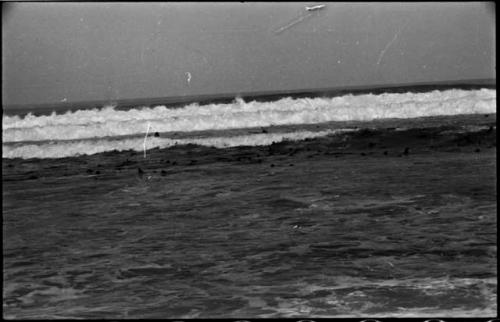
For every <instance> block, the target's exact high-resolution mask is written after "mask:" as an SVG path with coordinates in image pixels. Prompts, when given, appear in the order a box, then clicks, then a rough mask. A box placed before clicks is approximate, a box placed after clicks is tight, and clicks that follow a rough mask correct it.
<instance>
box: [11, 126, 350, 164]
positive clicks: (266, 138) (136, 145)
mask: <svg viewBox="0 0 500 322" xmlns="http://www.w3.org/2000/svg"><path fill="white" fill-rule="evenodd" d="M349 131H354V130H351V129H345V130H327V131H318V132H310V131H298V132H291V133H272V134H252V135H238V136H232V137H207V138H189V139H170V138H157V137H151V138H149V139H148V141H147V149H152V148H157V147H158V148H168V147H171V146H174V145H186V144H197V145H203V146H213V147H216V148H228V147H234V146H256V145H269V144H272V143H273V142H281V141H284V140H289V141H296V140H303V139H307V138H315V137H321V136H326V135H330V134H338V133H343V132H349ZM142 143H143V139H142V138H127V139H118V138H115V139H90V140H76V141H56V142H50V143H41V144H33V143H30V144H20V143H14V144H7V145H4V146H3V157H4V158H23V159H27V158H64V157H71V156H77V155H81V154H95V153H100V152H105V151H113V150H116V151H124V150H134V151H142V148H143V146H142Z"/></svg>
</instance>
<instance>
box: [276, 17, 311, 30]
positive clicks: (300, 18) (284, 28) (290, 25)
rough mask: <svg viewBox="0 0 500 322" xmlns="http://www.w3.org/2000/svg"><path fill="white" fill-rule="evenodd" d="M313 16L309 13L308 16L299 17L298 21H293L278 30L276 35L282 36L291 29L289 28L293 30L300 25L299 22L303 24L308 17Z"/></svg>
mask: <svg viewBox="0 0 500 322" xmlns="http://www.w3.org/2000/svg"><path fill="white" fill-rule="evenodd" d="M311 15H312V13H311V12H309V13H308V14H306V15H304V16H301V17H298V18H297V19H295V20H293V21H292V22H290V23H289V24H288V25H285V26H283V27H281V28H279V29H278V30H276V31H275V32H274V33H275V34H280V33H282V32H283V31H285V30H287V29H289V28H292V27H293V26H295V25H296V24H298V23H299V22H301V21H302V20H304V19H306V18H307V17H310V16H311Z"/></svg>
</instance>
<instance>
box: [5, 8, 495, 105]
mask: <svg viewBox="0 0 500 322" xmlns="http://www.w3.org/2000/svg"><path fill="white" fill-rule="evenodd" d="M314 4H318V3H311V2H309V3H298V2H293V3H282V2H280V3H263V2H260V3H116V2H115V3H11V4H9V5H8V6H5V4H4V8H3V9H4V10H3V12H2V27H3V28H2V41H3V51H2V63H3V72H2V73H3V80H2V92H3V104H4V105H9V104H31V103H50V102H60V101H61V100H64V99H66V100H67V101H68V102H70V101H83V100H100V99H105V100H109V99H125V98H146V97H163V96H179V95H197V94H217V93H232V92H249V91H262V90H265V91H269V90H291V89H306V88H311V89H313V88H324V87H338V86H355V85H371V84H386V83H406V82H432V81H442V80H458V79H470V78H494V77H495V15H494V7H493V5H492V4H486V3H477V2H476V3H472V2H469V3H468V2H464V3H325V4H326V7H325V8H324V9H322V10H319V11H317V12H308V11H306V10H305V6H306V5H314ZM187 73H190V74H191V77H190V81H189V82H188V78H189V76H188V74H187Z"/></svg>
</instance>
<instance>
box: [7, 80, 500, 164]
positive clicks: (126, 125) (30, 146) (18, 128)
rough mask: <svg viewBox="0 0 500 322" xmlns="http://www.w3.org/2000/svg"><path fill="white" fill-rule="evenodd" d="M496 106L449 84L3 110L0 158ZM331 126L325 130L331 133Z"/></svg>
mask: <svg viewBox="0 0 500 322" xmlns="http://www.w3.org/2000/svg"><path fill="white" fill-rule="evenodd" d="M495 112H496V90H492V89H480V90H460V89H451V90H444V91H438V90H435V91H432V92H427V93H403V94H401V93H384V94H380V95H374V94H364V95H344V96H339V97H333V98H321V97H317V98H298V99H292V98H289V97H288V98H283V99H280V100H278V101H273V102H257V101H251V102H245V101H243V100H242V99H236V100H235V101H234V102H233V103H230V104H208V105H201V106H200V105H198V104H190V105H187V106H184V107H182V108H176V109H169V108H167V107H165V106H156V107H138V108H134V109H130V110H127V111H122V110H116V109H115V108H114V107H112V106H106V107H104V108H102V109H93V110H77V111H75V112H71V111H68V112H67V113H65V114H56V113H55V112H53V113H52V114H51V115H42V116H35V115H33V114H28V115H26V116H24V117H20V116H18V115H15V116H7V115H4V116H3V117H2V126H3V129H2V143H3V158H14V157H21V158H35V157H36V158H57V157H67V156H73V155H77V154H94V153H99V152H104V151H111V150H118V151H120V150H129V149H132V150H136V151H140V150H142V149H143V140H144V137H143V136H144V134H145V133H146V129H147V128H148V125H150V129H151V131H153V132H160V133H168V132H196V131H210V130H228V129H245V128H253V127H268V126H279V125H298V124H316V123H324V122H332V121H371V120H375V119H389V118H416V117H426V116H438V115H458V114H479V113H495ZM327 132H328V133H327ZM331 133H333V132H331V131H322V132H307V131H302V132H294V133H286V134H282V133H281V134H279V133H275V134H267V133H266V134H255V135H245V136H238V137H235V136H233V137H227V136H224V137H217V138H213V137H212V138H198V139H197V138H189V139H182V140H180V139H171V138H156V137H154V138H153V137H151V138H149V139H148V148H154V147H168V146H171V145H175V144H188V143H195V144H200V145H211V146H215V147H228V146H237V145H265V144H270V143H272V142H273V141H275V142H276V141H280V140H283V139H284V138H285V137H286V138H288V139H292V140H300V139H304V138H310V137H317V136H322V135H328V134H331Z"/></svg>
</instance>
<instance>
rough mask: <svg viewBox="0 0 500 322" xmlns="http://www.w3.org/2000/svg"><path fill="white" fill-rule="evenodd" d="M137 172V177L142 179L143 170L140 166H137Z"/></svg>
mask: <svg viewBox="0 0 500 322" xmlns="http://www.w3.org/2000/svg"><path fill="white" fill-rule="evenodd" d="M137 174H138V175H139V178H141V179H142V176H143V175H144V171H142V169H141V168H137Z"/></svg>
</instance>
